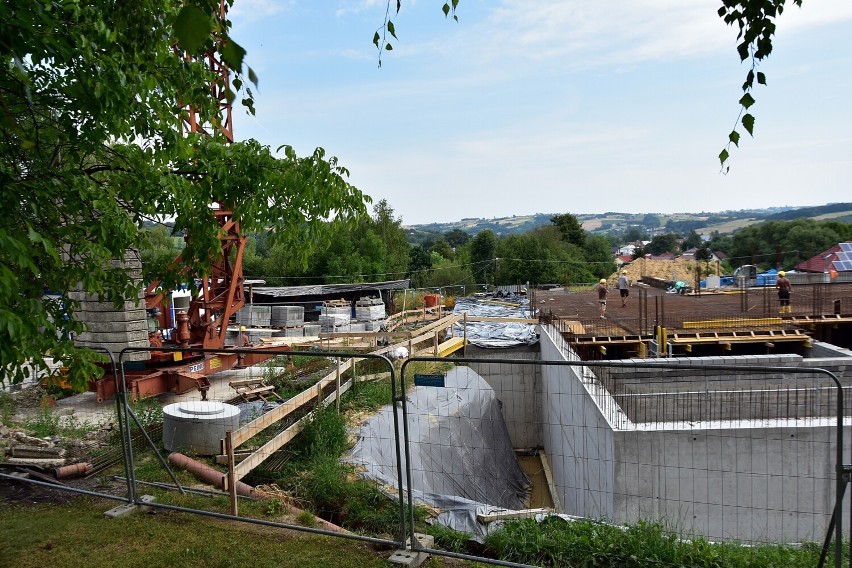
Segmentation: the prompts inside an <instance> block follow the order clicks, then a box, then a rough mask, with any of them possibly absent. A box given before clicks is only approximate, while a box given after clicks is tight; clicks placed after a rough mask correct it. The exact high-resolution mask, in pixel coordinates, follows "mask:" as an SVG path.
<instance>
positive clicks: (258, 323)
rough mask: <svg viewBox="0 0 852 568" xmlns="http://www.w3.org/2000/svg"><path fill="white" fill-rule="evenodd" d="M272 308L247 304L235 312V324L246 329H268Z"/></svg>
mask: <svg viewBox="0 0 852 568" xmlns="http://www.w3.org/2000/svg"><path fill="white" fill-rule="evenodd" d="M271 317H272V306H261V305H257V304H248V305H245V306H243V307H242V308H240V309H239V311H238V312H237V316H236V319H237V323H238V324H239V325H244V326H246V327H269V325H270V319H271Z"/></svg>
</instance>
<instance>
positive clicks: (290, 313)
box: [270, 306, 305, 327]
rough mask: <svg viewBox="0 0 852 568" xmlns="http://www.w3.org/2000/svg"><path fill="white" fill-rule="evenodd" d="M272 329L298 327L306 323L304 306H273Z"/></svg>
mask: <svg viewBox="0 0 852 568" xmlns="http://www.w3.org/2000/svg"><path fill="white" fill-rule="evenodd" d="M270 323H271V325H272V327H298V326H301V325H304V323H305V308H304V307H302V306H272V312H271V317H270Z"/></svg>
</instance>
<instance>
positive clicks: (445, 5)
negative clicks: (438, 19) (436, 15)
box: [441, 2, 450, 18]
mask: <svg viewBox="0 0 852 568" xmlns="http://www.w3.org/2000/svg"><path fill="white" fill-rule="evenodd" d="M441 10H443V11H444V17H445V18H446V17H447V14H449V13H450V5H449V4H447V3H446V2H444V5H443V6H441Z"/></svg>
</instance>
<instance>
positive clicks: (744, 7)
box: [718, 0, 802, 172]
mask: <svg viewBox="0 0 852 568" xmlns="http://www.w3.org/2000/svg"><path fill="white" fill-rule="evenodd" d="M790 2H791V3H792V4H795V5H796V6H799V7H801V6H802V0H790ZM786 4H787V0H723V1H722V6H721V7H720V8H719V10H718V14H719V17H720V18H722V19H723V20H724V21H725V23H726V24H728V25H729V26H733V25H736V26H737V27H738V28H739V33H738V34H737V41H738V43H737V53H738V54H739V56H740V61H746V60H749V61H750V63H751V65H750V69H749V70H748V73H747V74H746V80H745V82H744V83H743V85H742V91H743V95H742V96H741V97H740V100H739V105H740V113H739V116H737V122H738V123H739V124H740V125H742V127H743V128H744V129H745V130H746V132H748V134H749V136H754V121H755V118H754V114H752V112H751V110H750V109H751V107H752V105H754V103H755V102H756V101H755V99H754V96H753V94H752V92H753V91H752V89H753V88H754V82H755V80H756V81H757V82H758V84H760V85H765V84H766V75H765V74H764V73H763V72H762V71H758V70H757V66H758V64H759V63H760V62H761V61H762V60H763V59H765V58H766V57H769V54H770V53H772V37H773V36H774V35H775V27H776V24H775V20H776V18H777V17H778V16H780V15H781V14H782V13H783V12H784V6H785V5H786ZM738 128H739V126H735V127H734V129H733V130H731V132H730V134H728V142H727V143H726V144H725V147H724V148H723V149H722V151H721V152H720V153H719V162H720V163H721V166H722V168H723V169H724V171H725V172H727V171H728V168H729V167H728V166H727V165H726V164H727V162H728V158H730V150H731V144H733V145H734V146H739V145H740V131H739V130H738Z"/></svg>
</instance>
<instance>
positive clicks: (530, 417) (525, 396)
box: [469, 351, 542, 449]
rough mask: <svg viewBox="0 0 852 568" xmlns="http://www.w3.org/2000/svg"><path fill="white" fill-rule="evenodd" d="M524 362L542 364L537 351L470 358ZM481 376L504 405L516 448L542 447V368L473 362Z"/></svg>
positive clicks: (504, 352) (510, 436)
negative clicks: (497, 358) (492, 357)
mask: <svg viewBox="0 0 852 568" xmlns="http://www.w3.org/2000/svg"><path fill="white" fill-rule="evenodd" d="M492 355H493V356H494V357H499V358H507V357H508V358H512V359H523V360H527V361H538V359H539V354H538V352H536V351H518V352H511V353H510V354H509V353H507V352H506V351H500V352H499V353H496V354H495V352H494V351H491V352H477V353H475V354H474V353H470V352H469V356H470V357H477V358H488V357H490V356H492ZM469 366H470V368H471V369H473V370H474V371H475V372H476V373H477V374H478V375H479V376H481V377H482V378H483V379H485V382H487V383H488V385H489V386H490V387H491V388H492V389H494V392H495V394H496V395H497V399H498V400H500V402H501V403H502V405H503V406H502V411H503V418H504V419H505V421H506V427H507V428H508V429H509V439H510V440H511V441H512V447H513V448H516V449H518V448H538V447H540V446H541V439H542V438H541V432H542V431H541V421H540V420H539V408H540V404H541V401H540V399H541V374H540V367H539V365H531V364H523V363H516V364H510V365H507V364H500V363H470V364H469Z"/></svg>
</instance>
